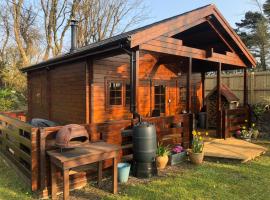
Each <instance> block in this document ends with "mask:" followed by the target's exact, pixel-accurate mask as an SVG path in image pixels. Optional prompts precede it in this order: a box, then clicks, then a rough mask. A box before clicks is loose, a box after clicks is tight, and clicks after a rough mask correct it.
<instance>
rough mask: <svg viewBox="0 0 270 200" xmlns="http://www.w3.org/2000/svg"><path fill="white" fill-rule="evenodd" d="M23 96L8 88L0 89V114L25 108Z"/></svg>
mask: <svg viewBox="0 0 270 200" xmlns="http://www.w3.org/2000/svg"><path fill="white" fill-rule="evenodd" d="M25 101H26V100H25V96H24V95H23V94H21V93H19V92H16V91H15V90H12V89H9V88H1V89H0V112H1V111H12V110H18V109H22V108H23V107H25Z"/></svg>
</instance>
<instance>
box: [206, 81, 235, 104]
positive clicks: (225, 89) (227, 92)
mask: <svg viewBox="0 0 270 200" xmlns="http://www.w3.org/2000/svg"><path fill="white" fill-rule="evenodd" d="M220 89H221V95H222V96H224V97H225V98H226V99H227V101H228V102H232V101H239V98H238V97H237V96H236V95H235V94H234V93H233V92H232V91H231V89H230V88H229V87H228V86H227V85H225V84H221V88H220ZM216 91H217V87H215V88H214V89H213V90H212V91H211V92H209V93H208V95H207V96H206V98H209V97H210V96H211V95H212V94H213V93H214V92H216Z"/></svg>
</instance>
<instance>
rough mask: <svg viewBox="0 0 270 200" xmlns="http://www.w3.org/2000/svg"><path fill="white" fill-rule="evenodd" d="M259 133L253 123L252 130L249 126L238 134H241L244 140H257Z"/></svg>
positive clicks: (243, 127)
mask: <svg viewBox="0 0 270 200" xmlns="http://www.w3.org/2000/svg"><path fill="white" fill-rule="evenodd" d="M245 122H246V123H247V122H248V121H247V120H245ZM258 133H259V132H258V129H257V127H256V124H255V123H252V124H251V127H250V128H247V126H241V129H240V130H238V131H237V132H236V134H237V135H239V134H240V136H241V137H243V138H251V137H252V136H255V137H256V138H257V137H258Z"/></svg>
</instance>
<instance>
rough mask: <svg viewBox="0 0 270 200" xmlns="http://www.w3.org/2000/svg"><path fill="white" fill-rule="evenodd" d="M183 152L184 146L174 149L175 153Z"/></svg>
mask: <svg viewBox="0 0 270 200" xmlns="http://www.w3.org/2000/svg"><path fill="white" fill-rule="evenodd" d="M183 151H184V148H183V147H182V146H180V145H177V146H175V147H174V148H173V149H172V152H173V153H181V152H183Z"/></svg>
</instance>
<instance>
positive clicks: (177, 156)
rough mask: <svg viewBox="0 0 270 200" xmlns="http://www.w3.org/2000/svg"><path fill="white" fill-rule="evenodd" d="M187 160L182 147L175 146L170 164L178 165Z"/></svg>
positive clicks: (170, 157) (170, 156)
mask: <svg viewBox="0 0 270 200" xmlns="http://www.w3.org/2000/svg"><path fill="white" fill-rule="evenodd" d="M185 159H186V151H185V149H184V148H183V147H182V146H181V145H175V146H174V147H173V149H172V151H171V154H170V155H169V164H170V165H177V164H179V163H181V162H183V161H184V160H185Z"/></svg>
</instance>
